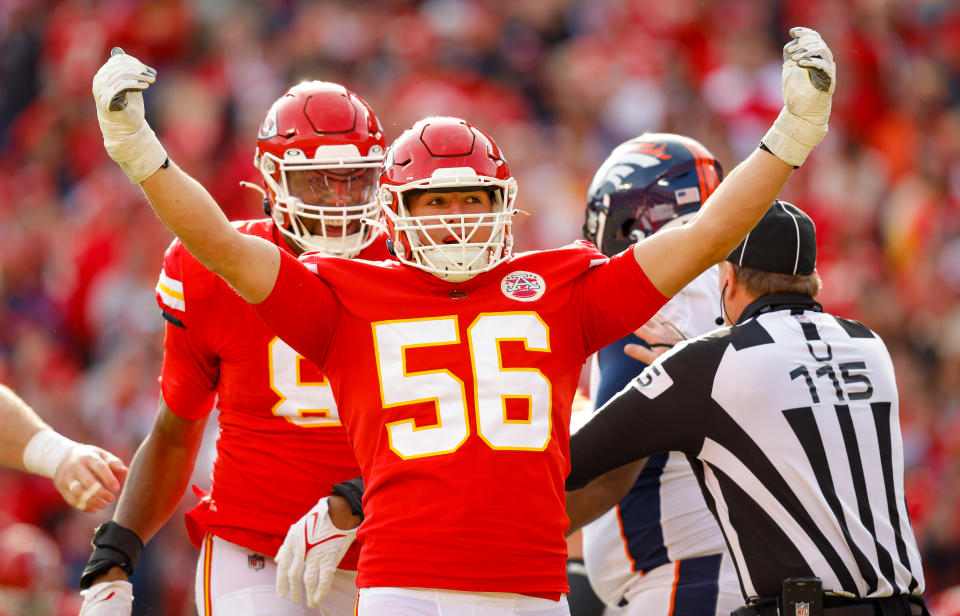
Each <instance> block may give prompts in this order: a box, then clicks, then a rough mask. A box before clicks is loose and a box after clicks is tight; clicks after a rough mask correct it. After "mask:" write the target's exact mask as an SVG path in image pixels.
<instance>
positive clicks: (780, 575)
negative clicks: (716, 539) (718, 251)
mask: <svg viewBox="0 0 960 616" xmlns="http://www.w3.org/2000/svg"><path fill="white" fill-rule="evenodd" d="M819 310H820V307H819V305H818V304H816V302H814V301H813V300H812V299H811V298H810V297H808V296H803V295H785V294H777V295H768V296H765V297H762V298H760V299H758V300H757V301H756V302H754V303H753V304H751V305H750V306H748V307H747V308H746V310H744V312H743V315H742V316H741V318H740V321H739V323H738V324H737V325H736V326H734V327H731V328H723V329H718V330H717V331H715V332H713V333H711V334H708V335H706V336H703V337H701V338H697V339H695V340H691V341H687V342H684V343H682V344H681V345H678V346H676V347H675V348H674V349H671V351H670V352H668V353H666V354H664V355H663V356H661V357H660V358H659V359H658V360H657V361H656V362H654V363H653V364H652V365H650V366H649V367H647V369H645V370H644V371H643V373H641V374H640V376H638V377H637V378H636V379H635V380H634V381H632V382H631V384H630V385H628V386H627V387H626V388H625V389H624V390H623V391H622V392H620V393H619V394H617V396H615V397H614V398H613V399H612V400H610V401H609V402H608V403H607V404H606V405H605V406H604V407H603V408H602V409H601V410H600V411H598V413H597V415H595V416H594V417H593V418H592V419H591V420H590V422H589V423H587V425H586V426H584V427H583V429H581V430H580V431H579V432H578V433H577V434H576V435H574V436H573V438H572V440H571V443H570V449H571V457H572V470H571V473H570V477H569V478H568V480H567V489H568V490H572V489H577V488H580V487H582V486H584V485H585V484H587V483H588V482H589V481H590V480H592V479H594V478H596V477H597V476H599V475H601V474H603V473H605V472H607V471H609V470H612V469H614V468H617V467H619V466H621V465H623V464H626V463H628V462H631V461H633V460H636V459H639V458H643V457H646V456H649V455H651V454H655V453H658V452H662V451H681V452H684V453H686V454H687V456H688V458H689V459H690V462H691V465H692V467H693V469H694V472H695V473H696V475H697V478H698V480H699V482H700V487H701V489H702V490H703V493H704V496H705V498H706V500H707V504H708V506H709V507H710V509H711V511H712V512H713V514H714V515H715V516H716V518H717V521H718V522H719V524H720V528H721V530H722V531H723V534H724V537H725V539H726V541H727V544H728V546H729V548H730V553H731V555H732V556H733V558H734V561H735V563H736V566H737V571H738V574H739V576H740V582H741V587H742V590H743V593H744V597H752V596H774V595H777V594H779V593H780V591H781V585H782V582H783V580H784V579H785V578H789V577H798V576H817V577H819V578H821V579H822V580H823V588H824V590H842V591H846V592H850V593H853V594H855V595H857V596H859V597H883V596H890V595H898V594H905V593H906V594H916V595H920V594H922V593H923V589H924V580H923V571H922V569H921V564H920V554H919V551H918V549H917V545H916V540H915V539H914V536H913V530H912V528H911V525H910V520H909V518H908V515H907V507H906V500H905V498H904V488H903V442H902V438H901V435H900V420H899V411H898V400H897V388H896V382H895V380H894V372H893V364H892V362H891V360H890V356H889V354H888V352H887V349H886V346H885V345H884V344H883V341H882V340H881V339H880V338H879V337H878V336H877V335H876V334H874V333H873V332H872V331H870V330H869V329H868V328H866V327H865V326H863V325H862V324H860V323H857V322H855V321H848V320H845V319H841V318H839V317H835V316H832V315H830V314H825V313H822V312H820V311H819Z"/></svg>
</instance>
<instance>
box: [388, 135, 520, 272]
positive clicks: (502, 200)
mask: <svg viewBox="0 0 960 616" xmlns="http://www.w3.org/2000/svg"><path fill="white" fill-rule="evenodd" d="M477 188H480V189H484V190H489V192H490V193H491V201H492V202H493V211H492V212H490V213H484V214H463V215H456V216H444V217H442V218H439V219H438V218H430V219H425V218H419V217H416V216H411V215H410V210H409V207H408V205H409V204H408V203H407V202H406V201H405V195H406V193H408V192H409V191H411V190H416V191H422V190H437V191H445V192H450V191H452V190H458V189H459V190H460V191H465V190H475V189H477ZM377 196H378V199H379V200H380V205H381V206H382V207H383V213H384V215H385V217H386V222H387V229H388V232H389V234H390V237H391V238H392V242H393V250H394V252H395V253H396V256H397V259H399V260H400V262H402V263H405V264H407V265H411V266H413V267H416V268H419V269H422V270H424V271H427V272H430V273H431V274H433V275H434V276H437V277H438V278H442V279H443V280H447V281H450V282H462V281H464V280H468V279H470V278H473V277H474V276H476V275H477V274H479V273H480V272H485V271H487V270H490V269H493V268H494V267H496V266H497V265H498V264H500V263H501V262H503V261H504V260H505V259H507V258H508V257H509V256H510V253H511V251H512V248H513V236H512V235H511V229H510V227H511V218H512V217H513V214H514V209H513V204H514V201H515V200H516V198H517V182H516V180H514V179H513V177H512V176H511V175H510V168H509V167H508V166H507V161H506V160H505V159H504V158H503V155H502V154H501V153H500V149H499V148H498V147H497V144H496V143H494V141H493V139H491V138H490V136H489V135H487V134H486V133H484V132H483V131H482V130H480V129H479V128H477V127H475V126H473V125H471V124H469V123H467V122H466V121H464V120H461V119H459V118H442V117H434V118H425V119H423V120H420V121H419V122H417V123H416V124H414V125H413V126H412V127H411V128H409V129H407V130H406V131H404V133H403V134H402V135H400V137H398V138H397V140H396V141H394V142H393V144H392V145H391V146H390V149H389V150H387V155H386V159H385V160H384V163H383V167H382V168H381V170H380V189H379V191H378V193H377ZM436 228H443V229H445V230H446V231H447V232H449V235H450V236H451V237H453V238H455V240H456V241H454V242H449V243H444V244H438V243H436V242H434V241H433V240H432V239H430V237H429V236H428V235H427V234H426V233H425V232H426V231H427V230H429V229H436ZM480 229H489V231H490V237H489V239H488V240H486V241H477V239H476V236H478V231H479V230H480ZM479 235H483V233H480V234H479Z"/></svg>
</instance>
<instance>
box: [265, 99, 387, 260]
mask: <svg viewBox="0 0 960 616" xmlns="http://www.w3.org/2000/svg"><path fill="white" fill-rule="evenodd" d="M258 140H259V142H258V143H257V154H256V157H255V158H254V164H255V165H256V167H257V169H259V170H260V173H261V174H262V175H263V188H264V207H265V209H266V210H267V213H268V214H269V215H270V216H271V217H273V219H274V221H276V223H277V226H278V227H279V228H280V231H281V232H282V233H283V234H284V235H286V236H287V237H289V238H291V239H292V240H293V241H294V242H295V243H296V244H297V245H299V246H300V247H301V248H302V249H303V250H321V251H323V252H325V253H327V254H331V255H335V256H339V257H348V258H349V257H353V256H356V255H357V253H359V252H360V251H361V250H362V249H363V248H365V247H367V246H369V245H370V243H371V242H372V241H373V237H374V232H373V226H372V225H370V224H367V222H366V221H368V220H377V219H378V218H379V211H380V208H379V206H378V205H377V202H376V198H375V194H376V188H377V169H378V168H379V167H380V164H381V162H382V161H383V152H384V149H385V142H384V138H383V129H382V128H381V126H380V120H378V119H377V116H376V115H374V113H373V110H372V109H370V106H369V105H367V103H365V102H364V101H363V99H361V98H360V97H359V96H357V95H356V94H354V93H353V92H351V91H350V90H347V89H346V88H344V87H343V86H341V85H339V84H335V83H329V82H326V81H308V82H304V83H301V84H298V85H296V86H294V87H292V88H290V89H289V90H288V91H287V93H286V94H284V95H283V96H281V97H280V98H279V99H278V100H277V101H276V102H275V103H274V104H273V106H272V107H270V111H268V112H267V117H266V118H265V119H264V120H263V124H262V125H261V126H260V134H259V135H258Z"/></svg>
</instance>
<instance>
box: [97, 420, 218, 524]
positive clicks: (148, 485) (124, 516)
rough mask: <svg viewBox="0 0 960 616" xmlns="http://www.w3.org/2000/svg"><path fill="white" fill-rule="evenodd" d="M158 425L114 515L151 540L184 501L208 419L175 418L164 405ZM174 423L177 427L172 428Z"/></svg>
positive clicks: (132, 466) (142, 448)
mask: <svg viewBox="0 0 960 616" xmlns="http://www.w3.org/2000/svg"><path fill="white" fill-rule="evenodd" d="M161 408H162V410H161V416H162V417H163V416H165V417H166V423H163V420H162V419H159V418H158V421H157V425H155V426H154V429H153V430H151V432H150V434H149V435H148V436H147V438H146V439H145V440H144V441H143V444H141V445H140V448H139V449H138V450H137V453H136V455H134V457H133V462H132V463H131V464H130V472H129V474H128V477H127V482H126V486H125V487H124V490H123V492H122V493H121V495H120V501H119V502H118V504H117V511H116V513H115V514H114V516H113V519H114V521H115V522H117V523H118V524H120V525H122V526H124V527H126V528H129V529H130V530H132V531H134V532H135V533H137V535H139V537H140V539H141V540H142V541H143V542H144V543H147V541H149V540H150V539H151V538H152V537H153V536H154V535H155V534H156V533H157V531H159V530H160V528H161V527H162V526H163V525H164V523H166V521H167V520H168V519H169V518H170V516H171V515H172V514H173V512H174V510H175V509H176V508H177V505H178V504H179V502H180V499H181V497H182V496H183V493H184V491H185V490H186V488H187V483H188V482H189V481H190V476H191V474H192V473H193V465H194V462H195V461H196V459H197V452H198V451H199V449H200V441H201V440H202V438H203V426H204V425H205V423H206V422H205V421H203V420H201V421H196V422H186V421H184V420H180V419H179V418H175V417H173V416H172V413H170V412H169V410H167V409H166V406H165V405H163V406H162V407H161ZM171 424H173V426H174V428H175V429H171V427H170V426H171Z"/></svg>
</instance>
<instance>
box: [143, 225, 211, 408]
mask: <svg viewBox="0 0 960 616" xmlns="http://www.w3.org/2000/svg"><path fill="white" fill-rule="evenodd" d="M190 259H192V257H190V255H189V254H188V253H187V252H186V249H185V248H184V247H183V245H182V244H181V243H180V242H179V241H176V240H175V241H174V242H173V243H172V244H170V247H169V248H168V249H167V252H166V253H165V254H164V257H163V269H162V270H161V271H160V279H159V280H158V281H157V288H156V299H157V304H158V305H159V306H160V310H161V311H162V314H163V317H164V319H166V321H167V324H166V334H165V336H164V340H163V369H162V371H161V374H160V389H161V392H162V394H163V400H164V402H165V403H166V404H167V406H168V407H169V408H170V410H171V411H173V413H174V414H175V415H177V416H178V417H182V418H184V419H188V420H193V419H199V418H201V417H203V416H205V415H206V414H207V413H209V412H210V410H211V409H212V408H213V402H214V396H215V393H216V392H215V390H216V387H217V380H218V379H219V375H220V370H219V360H218V358H217V357H216V355H215V354H212V353H205V352H204V351H203V348H202V344H201V343H200V342H199V341H198V340H197V339H196V335H197V334H199V331H197V330H199V327H191V321H192V320H194V321H195V320H196V319H191V317H192V312H191V310H190V307H188V303H187V302H188V295H189V290H190V289H191V284H190V281H189V280H188V278H189V277H195V274H191V273H189V272H190V269H191V268H190V267H189V261H190ZM200 284H201V286H204V285H202V283H200ZM193 310H194V311H195V310H196V308H194V309H193Z"/></svg>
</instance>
